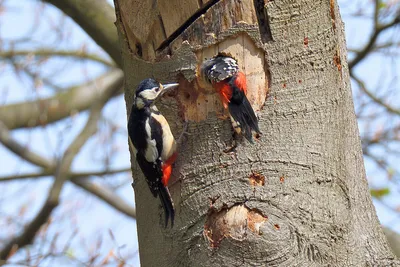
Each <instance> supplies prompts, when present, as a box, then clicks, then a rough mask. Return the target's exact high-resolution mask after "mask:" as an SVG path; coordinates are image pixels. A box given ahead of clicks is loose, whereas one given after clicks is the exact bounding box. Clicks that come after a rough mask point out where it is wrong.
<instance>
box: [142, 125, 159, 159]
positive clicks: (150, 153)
mask: <svg viewBox="0 0 400 267" xmlns="http://www.w3.org/2000/svg"><path fill="white" fill-rule="evenodd" d="M145 129H146V134H147V148H146V151H145V153H144V157H145V158H146V160H147V161H148V162H155V161H156V160H157V159H158V157H159V155H158V151H157V146H156V145H157V143H156V140H155V139H151V127H150V124H149V119H147V120H146V123H145Z"/></svg>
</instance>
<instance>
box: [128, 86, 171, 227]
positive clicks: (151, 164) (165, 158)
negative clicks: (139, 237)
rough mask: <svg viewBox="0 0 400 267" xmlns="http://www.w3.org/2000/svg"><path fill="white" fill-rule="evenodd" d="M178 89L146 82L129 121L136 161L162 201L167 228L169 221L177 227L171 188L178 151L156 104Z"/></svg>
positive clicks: (140, 88)
mask: <svg viewBox="0 0 400 267" xmlns="http://www.w3.org/2000/svg"><path fill="white" fill-rule="evenodd" d="M177 86H178V84H177V83H172V84H164V85H162V84H160V83H158V82H157V81H155V80H154V79H146V80H143V81H142V82H141V83H140V84H139V86H138V88H137V90H136V96H135V99H134V101H133V106H132V111H131V114H130V116H129V122H128V134H129V138H130V140H131V142H132V144H133V146H134V150H135V151H134V153H135V154H136V160H137V162H138V164H139V166H140V168H141V169H142V172H143V174H144V176H145V177H146V181H147V183H148V185H149V188H150V191H151V193H152V194H153V195H154V197H157V196H158V197H159V198H160V200H161V204H162V206H163V209H164V212H165V227H166V226H167V225H168V220H169V218H171V227H172V226H173V224H174V216H175V211H174V205H173V202H172V199H171V195H170V193H169V190H168V187H167V185H168V181H169V178H170V176H171V172H172V164H173V163H174V161H175V159H176V156H177V152H176V142H175V139H174V136H173V135H172V133H171V129H170V127H169V125H168V122H167V120H166V119H165V118H164V116H163V115H162V114H161V113H160V112H159V111H158V110H157V108H156V106H154V103H155V101H156V100H157V99H159V98H160V96H161V95H163V94H164V93H165V92H166V91H167V90H169V89H172V88H175V87H177Z"/></svg>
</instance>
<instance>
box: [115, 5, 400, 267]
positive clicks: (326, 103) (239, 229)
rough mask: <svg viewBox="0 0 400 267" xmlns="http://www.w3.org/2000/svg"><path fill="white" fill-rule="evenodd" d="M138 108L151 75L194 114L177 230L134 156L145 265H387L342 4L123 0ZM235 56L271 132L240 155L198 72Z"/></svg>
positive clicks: (121, 22)
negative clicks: (142, 84) (216, 58)
mask: <svg viewBox="0 0 400 267" xmlns="http://www.w3.org/2000/svg"><path fill="white" fill-rule="evenodd" d="M115 6H116V14H117V23H116V24H117V27H118V30H119V34H120V41H121V46H122V51H123V61H124V71H125V73H126V81H125V85H126V86H125V98H126V104H127V112H128V114H129V113H130V109H131V104H132V99H133V93H134V90H135V88H136V85H137V84H138V82H139V81H140V80H141V79H143V78H146V77H154V78H156V79H158V80H160V81H179V83H180V86H179V88H178V92H177V93H176V94H175V95H173V96H170V97H166V98H164V99H163V100H162V101H161V103H160V104H159V105H158V108H159V109H160V110H161V112H162V113H163V114H164V115H165V116H166V118H167V120H168V121H169V122H170V124H171V127H172V130H173V132H174V134H175V135H176V136H177V135H179V132H180V131H181V122H182V121H183V120H184V119H185V120H188V121H189V122H190V124H189V132H190V133H191V135H190V136H189V138H188V140H187V142H186V143H185V144H184V145H183V146H182V147H181V151H180V156H179V158H178V162H177V164H176V165H177V166H176V167H175V170H174V173H173V175H174V178H173V181H172V184H171V186H170V191H171V194H172V197H173V199H174V202H175V208H176V211H177V213H176V214H177V215H176V222H175V226H174V227H173V228H172V229H169V228H168V229H164V228H163V227H162V218H163V217H162V210H161V208H160V205H159V201H158V200H155V199H154V198H153V197H152V195H151V194H150V191H149V189H148V188H147V184H146V182H145V181H144V179H143V177H142V174H141V172H140V171H139V170H138V167H137V165H136V163H135V161H134V158H132V166H133V174H134V175H133V176H134V180H135V187H134V190H135V198H136V207H137V227H138V238H139V252H140V260H141V265H142V266H391V265H393V266H394V265H395V264H396V263H398V262H396V261H395V260H394V256H393V254H392V253H391V251H390V249H389V248H388V246H387V243H386V240H385V238H384V235H383V233H382V230H381V227H380V225H379V222H378V219H377V217H376V214H375V210H374V207H373V205H372V201H371V198H370V195H369V191H368V185H367V181H366V179H365V171H364V165H363V158H362V151H361V146H360V139H359V134H358V129H357V122H356V117H355V114H354V108H353V102H352V96H351V89H350V80H349V73H348V67H347V59H346V45H345V40H344V31H343V23H342V21H341V19H340V15H339V12H338V8H337V4H336V1H334V0H331V1H328V0H325V1H315V0H297V1H293V0H291V1H289V0H279V1H278V0H275V1H272V0H271V1H264V0H241V1H238V0H220V1H218V0H209V1H205V0H203V1H202V0H186V1H181V0H158V1H151V0H130V1H126V0H124V1H120V0H115ZM218 52H225V53H228V54H230V55H231V56H233V57H234V58H236V59H237V61H238V63H239V65H240V68H241V69H242V71H243V72H244V73H245V74H246V75H247V79H248V80H247V87H248V98H249V100H250V102H251V103H252V105H253V108H254V109H255V110H256V111H257V113H258V114H259V118H260V120H259V125H260V129H261V131H262V132H263V135H262V136H261V138H259V140H258V141H257V142H256V143H255V144H254V145H251V144H249V143H247V142H246V141H243V140H240V141H239V144H238V147H237V148H236V150H235V151H233V152H226V153H225V152H224V151H226V148H227V147H229V146H230V144H231V143H232V132H233V130H232V128H231V124H230V121H229V119H227V118H226V116H223V115H226V114H223V112H224V111H223V107H222V105H221V103H220V101H219V99H218V96H217V95H216V94H215V93H214V91H213V90H212V89H211V88H209V87H208V86H207V85H205V84H204V83H203V82H202V81H201V79H200V78H198V77H197V76H196V73H197V72H196V71H197V70H198V67H199V66H200V64H201V62H202V61H203V60H204V59H205V58H209V57H211V56H213V55H215V54H217V53H218Z"/></svg>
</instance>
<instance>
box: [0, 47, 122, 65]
mask: <svg viewBox="0 0 400 267" xmlns="http://www.w3.org/2000/svg"><path fill="white" fill-rule="evenodd" d="M23 56H34V57H55V56H58V57H72V58H79V59H87V60H92V61H97V62H99V63H102V64H104V65H107V66H110V67H115V65H114V64H113V62H110V61H108V60H106V59H104V58H102V57H100V56H98V55H96V54H89V53H86V52H85V51H83V50H81V51H79V50H77V51H68V50H51V49H39V50H34V51H32V50H9V51H0V58H4V59H11V58H15V57H23Z"/></svg>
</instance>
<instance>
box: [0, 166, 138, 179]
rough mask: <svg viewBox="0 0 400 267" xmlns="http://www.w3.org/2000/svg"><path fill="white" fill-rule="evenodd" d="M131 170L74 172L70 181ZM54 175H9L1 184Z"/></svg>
mask: <svg viewBox="0 0 400 267" xmlns="http://www.w3.org/2000/svg"><path fill="white" fill-rule="evenodd" d="M130 171H131V168H130V167H129V168H121V169H115V170H104V171H99V172H72V173H69V174H68V177H69V179H70V180H72V179H79V178H85V177H89V176H105V175H112V174H117V173H123V172H130ZM52 175H54V169H49V170H43V171H42V172H34V173H25V174H19V175H18V174H17V175H7V176H2V177H0V182H7V181H14V180H24V179H33V178H42V177H46V176H52Z"/></svg>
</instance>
